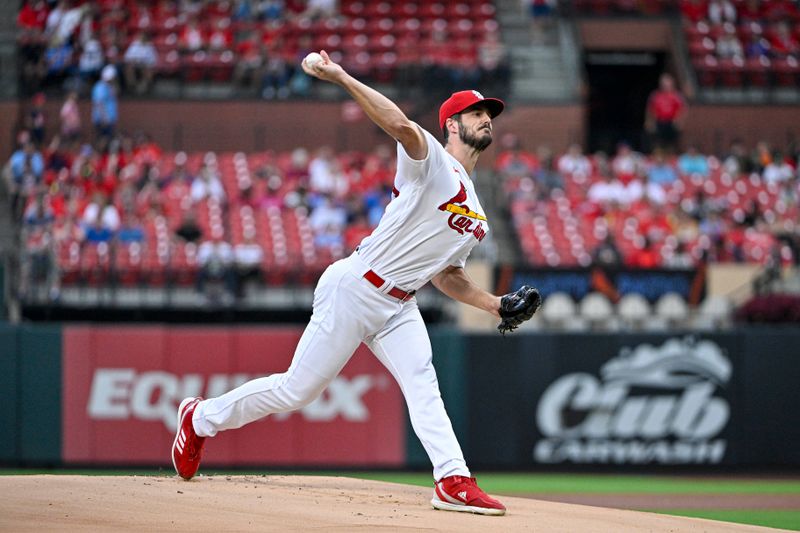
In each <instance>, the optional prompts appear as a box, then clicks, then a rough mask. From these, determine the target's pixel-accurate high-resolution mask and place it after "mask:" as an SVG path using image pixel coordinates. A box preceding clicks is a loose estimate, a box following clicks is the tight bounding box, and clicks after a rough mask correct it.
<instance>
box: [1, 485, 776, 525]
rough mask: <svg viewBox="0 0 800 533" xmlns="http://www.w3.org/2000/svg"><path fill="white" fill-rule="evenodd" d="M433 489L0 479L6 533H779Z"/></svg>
mask: <svg viewBox="0 0 800 533" xmlns="http://www.w3.org/2000/svg"><path fill="white" fill-rule="evenodd" d="M431 490H432V489H427V488H424V487H413V486H409V485H399V484H394V483H383V482H377V481H366V480H359V479H351V478H342V477H312V476H261V477H259V476H207V477H199V478H195V479H194V480H192V481H190V482H185V481H182V480H180V479H178V478H173V477H146V476H60V475H56V476H50V475H35V476H34V475H32V476H0V531H34V530H35V531H42V530H69V531H111V530H113V531H170V532H174V531H190V532H192V533H197V532H200V531H280V532H286V531H309V530H320V531H342V532H352V531H370V532H372V531H459V532H463V533H470V532H479V531H480V532H484V531H492V532H493V533H498V532H505V531H514V532H520V531H535V532H537V533H539V532H565V533H575V532H582V531H586V532H596V531H614V532H620V533H622V532H644V531H648V532H653V531H664V532H676V531H680V532H705V533H715V532H726V533H728V532H745V531H753V532H756V531H776V530H774V529H769V528H760V527H754V526H745V525H737V524H728V523H723V522H713V521H708V520H698V519H692V518H681V517H673V516H666V515H657V514H651V513H640V512H636V511H621V510H616V509H607V508H600V507H588V506H582V505H574V504H564V503H553V502H544V501H537V500H530V499H525V498H511V497H503V498H502V500H503V502H504V503H505V504H506V506H507V507H508V509H509V512H508V514H507V515H506V516H503V517H487V516H475V515H469V514H466V513H452V512H443V511H434V510H433V509H431V507H430V505H429V503H428V502H429V501H430V497H431Z"/></svg>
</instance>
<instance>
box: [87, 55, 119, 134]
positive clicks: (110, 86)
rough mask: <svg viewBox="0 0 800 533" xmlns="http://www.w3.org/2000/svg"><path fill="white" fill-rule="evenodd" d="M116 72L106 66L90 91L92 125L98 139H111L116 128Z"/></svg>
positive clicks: (111, 67)
mask: <svg viewBox="0 0 800 533" xmlns="http://www.w3.org/2000/svg"><path fill="white" fill-rule="evenodd" d="M116 77H117V70H116V69H115V68H114V66H113V65H106V66H105V67H103V70H102V72H101V74H100V80H98V82H97V83H95V85H94V88H93V89H92V123H93V124H94V127H95V132H96V133H97V135H98V136H100V137H112V136H113V135H114V129H115V128H116V126H117V88H116V86H115V84H114V80H115V79H116Z"/></svg>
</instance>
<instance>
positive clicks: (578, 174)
mask: <svg viewBox="0 0 800 533" xmlns="http://www.w3.org/2000/svg"><path fill="white" fill-rule="evenodd" d="M502 143H503V146H504V150H503V152H502V153H501V154H500V155H499V156H498V158H497V160H496V164H495V168H496V172H497V173H498V174H499V175H500V176H502V178H503V181H504V186H505V190H506V195H507V199H508V205H509V210H510V214H511V218H512V220H513V223H514V227H515V228H516V230H517V233H518V236H519V242H520V246H521V248H522V253H523V256H524V257H525V258H526V259H527V261H528V262H529V263H531V264H534V265H549V266H582V267H586V266H589V265H592V264H598V263H602V264H603V265H605V266H609V267H620V266H628V267H637V268H658V267H666V268H672V267H675V268H679V267H685V268H689V267H693V266H696V265H698V264H699V263H701V262H705V261H719V262H723V261H733V262H744V261H748V262H758V263H770V262H777V263H778V264H783V263H790V262H794V263H797V262H798V261H800V255H798V253H799V252H800V240H798V237H799V234H798V229H800V228H798V227H797V220H798V212H800V211H799V210H798V198H799V197H800V189H799V188H798V184H800V177H799V176H798V162H800V146H798V145H795V146H793V147H791V148H790V149H788V150H782V149H777V148H773V147H770V146H769V145H768V144H767V143H766V142H759V143H757V145H756V146H755V147H748V146H746V145H744V143H742V142H741V141H734V142H732V143H731V145H730V147H729V148H728V150H727V151H726V153H724V154H720V156H714V155H706V154H704V153H702V152H701V151H700V150H699V149H698V148H697V147H694V146H688V147H687V148H686V149H685V151H683V152H682V153H680V154H679V155H677V156H676V157H673V156H669V155H667V154H666V153H665V152H663V151H661V150H660V149H656V150H654V151H653V153H652V154H651V155H649V156H646V155H644V154H641V153H638V152H636V151H634V150H632V149H631V147H630V146H629V145H627V144H625V143H620V144H619V146H618V147H617V150H616V153H614V154H606V153H604V152H602V151H600V152H597V153H595V154H591V155H587V154H584V153H583V150H582V148H581V147H580V146H579V145H577V144H576V145H572V146H570V147H569V148H568V149H567V151H566V152H565V153H564V154H554V153H553V152H552V151H551V150H549V149H548V148H545V147H539V148H538V149H537V150H536V151H535V152H529V151H526V150H524V149H522V146H521V143H520V141H519V139H517V138H516V137H514V136H513V135H509V136H506V137H504V138H503V140H502Z"/></svg>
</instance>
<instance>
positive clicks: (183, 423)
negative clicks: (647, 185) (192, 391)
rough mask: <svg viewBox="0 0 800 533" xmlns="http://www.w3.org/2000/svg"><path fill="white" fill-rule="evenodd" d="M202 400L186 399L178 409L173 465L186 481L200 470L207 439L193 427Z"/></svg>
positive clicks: (173, 444) (173, 446)
mask: <svg viewBox="0 0 800 533" xmlns="http://www.w3.org/2000/svg"><path fill="white" fill-rule="evenodd" d="M200 400H202V398H186V399H185V400H183V401H182V402H181V405H180V407H178V430H177V432H176V433H175V441H174V442H173V443H172V465H173V466H174V467H175V472H177V473H178V475H179V476H181V477H182V478H183V479H185V480H187V481H188V480H190V479H192V478H193V477H194V475H195V474H196V473H197V469H198V468H200V457H201V456H202V455H203V444H205V441H206V438H205V437H198V436H197V433H195V432H194V426H192V415H193V414H194V410H195V408H196V407H197V404H199V403H200Z"/></svg>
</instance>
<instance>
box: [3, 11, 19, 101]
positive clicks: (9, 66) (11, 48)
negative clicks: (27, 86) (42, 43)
mask: <svg viewBox="0 0 800 533" xmlns="http://www.w3.org/2000/svg"><path fill="white" fill-rule="evenodd" d="M17 4H18V2H0V98H10V97H13V96H16V94H17V40H16V31H17V26H16V21H17V9H18V6H17Z"/></svg>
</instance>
